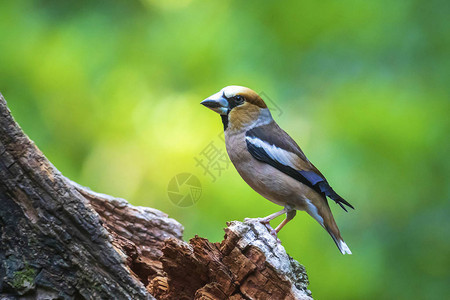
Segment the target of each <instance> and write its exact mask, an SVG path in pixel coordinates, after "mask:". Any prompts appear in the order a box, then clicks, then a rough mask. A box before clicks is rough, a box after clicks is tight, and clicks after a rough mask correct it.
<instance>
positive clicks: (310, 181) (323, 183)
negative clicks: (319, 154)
mask: <svg viewBox="0 0 450 300" xmlns="http://www.w3.org/2000/svg"><path fill="white" fill-rule="evenodd" d="M247 149H248V151H249V152H250V154H251V155H252V156H253V157H254V158H255V159H257V160H259V161H262V162H264V163H266V164H269V165H271V166H272V167H274V168H276V169H278V170H280V171H281V172H283V173H285V174H286V175H289V176H291V177H292V178H294V179H296V180H298V181H300V182H301V183H303V184H305V185H307V186H309V187H310V188H312V189H313V190H315V191H316V192H318V193H320V194H323V195H324V196H328V197H329V198H330V199H332V200H334V201H335V202H336V203H337V204H339V206H340V207H342V209H343V210H345V211H347V209H346V208H345V207H344V205H342V204H345V205H347V206H348V207H351V208H352V209H354V207H353V206H352V205H351V204H350V203H348V202H347V201H346V200H344V199H343V198H342V197H341V196H339V195H338V194H337V193H336V192H335V191H334V190H333V188H332V187H331V186H330V185H329V184H328V182H327V180H326V179H325V178H323V177H322V176H320V175H319V174H317V173H315V172H313V171H303V170H302V171H299V170H296V169H294V168H292V167H289V166H286V165H284V164H282V163H280V162H278V161H276V160H274V159H272V157H270V155H269V154H267V152H266V151H265V150H264V148H261V147H258V146H256V145H254V144H252V143H251V142H249V141H248V140H247Z"/></svg>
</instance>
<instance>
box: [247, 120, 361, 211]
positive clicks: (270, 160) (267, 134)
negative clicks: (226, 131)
mask: <svg viewBox="0 0 450 300" xmlns="http://www.w3.org/2000/svg"><path fill="white" fill-rule="evenodd" d="M245 140H246V142H247V149H248V151H249V152H250V153H251V155H252V156H253V157H254V158H255V159H257V160H259V161H261V162H264V163H267V164H269V165H271V166H272V167H274V168H276V169H278V170H280V171H281V172H283V173H285V174H287V175H289V176H291V177H292V178H294V179H296V180H298V181H300V182H301V183H303V184H305V185H307V186H309V187H310V188H312V189H314V190H315V191H316V192H318V193H320V194H323V195H324V196H328V197H329V198H331V199H333V200H334V201H335V202H336V203H337V204H339V205H340V206H341V207H342V208H343V209H344V210H345V211H347V209H346V208H345V207H344V205H343V204H345V205H347V206H348V207H351V208H353V206H352V205H351V204H350V203H348V202H347V201H346V200H344V199H343V198H342V197H341V196H339V195H338V194H337V193H336V192H335V191H334V190H333V189H332V188H331V186H330V185H329V184H328V182H327V180H326V179H325V176H323V175H322V173H320V171H319V170H318V169H317V168H316V167H315V166H314V165H313V164H312V163H311V162H310V161H309V160H308V159H307V158H306V156H305V154H304V153H303V151H302V150H301V149H300V147H299V146H298V145H297V143H295V141H294V140H293V139H292V138H291V137H290V136H289V135H288V134H287V133H286V132H285V131H284V130H283V129H281V128H280V127H279V126H278V125H277V124H276V123H275V122H272V123H270V124H267V125H263V126H259V127H255V128H253V129H250V130H248V131H247V132H246V134H245Z"/></svg>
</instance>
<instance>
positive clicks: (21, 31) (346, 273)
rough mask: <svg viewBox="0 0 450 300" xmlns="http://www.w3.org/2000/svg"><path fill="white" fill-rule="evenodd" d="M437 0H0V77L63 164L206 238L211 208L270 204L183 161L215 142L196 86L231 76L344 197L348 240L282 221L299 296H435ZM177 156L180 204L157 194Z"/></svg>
mask: <svg viewBox="0 0 450 300" xmlns="http://www.w3.org/2000/svg"><path fill="white" fill-rule="evenodd" d="M449 4H450V2H449V1H434V0H431V1H418V0H417V1H406V0H405V1H387V0H381V1H351V0H345V1H289V2H275V1H257V2H256V1H255V2H253V1H252V2H245V3H244V2H242V1H215V2H213V1H197V0H182V1H176V0H166V1H156V0H142V1H108V2H104V3H101V1H73V2H67V1H57V0H54V1H23V0H15V1H8V2H7V1H2V2H1V4H0V92H1V93H3V95H4V96H5V98H6V100H7V101H8V104H9V106H10V108H11V110H12V112H13V114H14V116H15V118H16V119H17V121H18V122H19V123H20V125H21V126H22V128H23V129H24V131H25V132H26V133H27V134H28V135H29V136H30V137H31V138H32V139H33V140H34V141H35V142H36V144H37V145H38V147H39V148H40V149H41V150H42V151H43V152H44V153H45V155H46V156H47V157H48V158H49V159H50V161H51V162H52V163H53V164H54V165H55V166H56V167H57V168H58V169H59V170H60V171H61V172H62V173H63V174H64V175H66V176H67V177H69V178H71V179H72V180H74V181H77V182H79V183H80V184H82V185H85V186H88V187H91V188H92V189H93V190H95V191H98V192H103V193H107V194H111V195H115V196H119V197H123V198H126V199H127V200H129V201H130V202H131V203H133V204H136V205H143V206H150V207H155V208H158V209H161V210H162V211H164V212H166V213H168V214H169V215H170V216H171V217H173V218H175V219H177V220H178V221H180V222H181V223H182V224H183V225H184V226H185V239H189V238H191V237H193V236H194V235H195V234H198V235H200V236H202V237H207V238H208V239H210V240H211V241H220V240H221V239H222V237H223V234H224V232H223V227H224V226H225V222H226V221H229V220H242V219H244V218H245V217H262V216H265V215H268V214H270V213H273V212H275V211H277V210H279V209H280V207H278V206H276V205H275V204H272V203H271V202H269V201H267V200H265V199H263V198H262V197H261V196H259V195H258V194H256V193H255V192H254V191H253V190H251V189H250V188H249V187H248V186H247V185H246V184H245V183H244V181H243V180H242V179H241V178H240V177H239V175H238V174H237V172H236V171H235V169H234V167H232V166H230V167H229V168H228V169H227V170H223V171H222V172H221V174H217V173H216V175H218V176H217V179H216V180H215V181H213V180H212V177H211V176H209V175H208V174H205V173H204V171H203V169H202V168H200V167H199V166H196V161H195V158H201V157H202V154H201V153H202V151H203V150H205V149H206V148H207V147H208V145H210V143H211V142H212V143H213V144H212V145H213V146H214V147H217V148H218V149H219V151H222V153H223V151H224V149H225V147H224V144H223V141H222V140H221V139H220V137H219V134H220V132H221V130H222V124H221V122H220V118H219V117H218V116H217V115H216V114H214V113H213V112H211V111H209V110H207V109H206V108H204V107H203V106H201V105H199V102H200V101H201V100H203V99H204V98H206V97H207V96H209V95H211V94H213V93H215V92H217V91H218V90H219V89H221V88H222V87H224V86H226V85H231V84H238V85H244V86H248V87H250V88H252V89H254V90H255V91H257V92H263V93H264V95H265V98H266V99H270V100H271V101H270V102H271V103H272V106H276V107H278V108H279V110H278V111H277V112H276V113H274V117H275V119H276V120H277V122H278V123H279V124H280V125H281V127H283V128H284V129H285V130H286V131H287V132H288V133H290V134H291V136H292V137H293V138H294V139H295V140H296V141H298V142H299V144H300V145H301V147H302V148H303V150H304V151H305V153H306V154H307V155H308V157H309V159H310V160H311V161H312V162H314V164H315V165H316V166H317V167H318V168H319V169H320V170H321V171H322V172H323V173H324V174H325V175H326V176H327V178H328V180H329V181H330V182H331V183H332V186H333V187H334V188H335V189H336V190H337V191H338V192H339V193H340V194H341V195H342V196H343V197H344V198H345V199H347V200H348V201H349V202H351V203H352V204H353V205H354V206H355V207H356V210H355V211H351V212H349V213H345V212H344V211H342V210H341V209H340V208H339V207H338V206H337V205H335V204H334V203H330V205H331V206H332V209H333V211H334V214H335V217H336V220H337V223H338V225H339V226H340V229H341V232H342V234H343V236H344V238H345V241H346V242H347V244H348V245H349V246H350V248H351V250H352V251H353V253H354V254H353V255H351V256H349V255H346V256H342V255H341V254H340V253H339V251H338V250H337V248H336V246H335V245H334V243H333V241H332V239H331V238H330V237H329V236H328V234H327V233H326V232H325V231H324V230H323V229H322V228H321V227H320V226H319V225H318V224H317V223H315V221H314V220H313V219H312V218H310V217H309V216H307V215H306V214H304V213H299V214H297V217H296V218H295V219H294V221H293V222H291V223H290V224H289V225H288V226H287V227H286V228H285V229H283V230H282V231H281V233H280V238H281V240H282V241H283V245H284V247H285V248H286V250H287V252H288V253H289V254H290V255H292V256H293V257H294V258H296V259H297V260H299V261H300V262H301V263H302V264H304V265H305V266H306V268H307V271H308V274H309V278H310V282H311V284H310V289H311V290H312V293H313V296H314V297H315V298H316V299H443V298H445V297H446V296H447V297H448V295H450V271H449V270H450V224H449V214H450V208H449V198H450V197H449V196H450V184H449V175H450V163H449V158H448V154H449V150H450V147H449V141H448V140H449V137H448V135H449V131H450V130H449V128H450V126H449V111H450V105H449V99H450V21H449V20H450V19H449V16H450V6H449ZM269 106H270V105H269ZM213 171H214V170H213ZM183 172H188V173H192V174H194V175H195V176H197V177H198V178H199V180H200V182H201V184H202V195H201V198H200V199H199V200H198V202H197V203H196V204H195V205H193V206H190V207H186V208H182V207H179V206H176V205H174V204H173V203H172V202H171V201H170V200H169V198H168V194H167V186H168V183H169V181H170V180H171V178H173V177H174V176H175V175H177V174H179V173H183ZM278 221H281V218H280V219H277V220H276V222H278ZM276 222H275V223H274V224H273V225H276Z"/></svg>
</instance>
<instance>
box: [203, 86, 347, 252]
mask: <svg viewBox="0 0 450 300" xmlns="http://www.w3.org/2000/svg"><path fill="white" fill-rule="evenodd" d="M200 104H202V105H204V106H205V107H207V108H209V109H211V110H213V111H214V112H216V113H218V114H219V115H220V117H221V119H222V124H223V129H224V135H225V145H226V150H227V153H228V156H229V158H230V160H231V162H232V163H233V165H234V167H235V168H236V170H237V172H238V173H239V175H240V176H241V177H242V179H243V180H244V181H245V182H246V183H247V184H248V185H249V186H250V187H251V188H252V189H253V190H255V191H256V192H257V193H259V194H260V195H261V196H263V197H264V198H266V199H268V200H270V201H271V202H273V203H275V204H278V205H280V206H283V209H282V210H280V211H278V212H276V213H273V214H271V215H269V216H267V217H265V218H257V220H258V221H259V222H261V223H262V224H264V225H265V226H266V227H267V228H268V230H269V231H270V233H271V234H272V235H274V236H275V238H277V240H278V241H279V239H278V237H277V234H278V232H279V231H280V230H281V229H282V228H283V227H284V226H285V225H286V224H287V223H288V222H289V221H291V220H292V219H293V218H294V217H295V215H296V212H297V210H300V211H306V212H307V213H308V214H309V215H310V216H311V217H313V218H314V219H315V220H316V221H317V222H318V223H319V224H320V225H321V226H322V227H323V228H324V229H325V230H326V231H327V232H328V233H329V235H330V236H331V237H332V239H333V241H334V242H335V244H336V246H337V247H338V249H339V251H340V252H341V253H342V254H352V252H351V251H350V249H349V247H348V246H347V244H346V243H345V242H344V240H343V239H342V236H341V233H340V231H339V228H338V226H337V224H336V222H335V220H334V217H333V214H332V212H331V209H330V206H329V204H328V200H327V197H328V198H330V199H331V200H333V201H335V202H336V203H337V204H338V205H339V206H340V207H341V208H343V209H344V210H345V211H347V209H346V207H345V206H347V207H350V208H352V209H354V207H353V206H352V205H351V204H350V203H349V202H347V201H346V200H344V199H343V198H342V197H341V196H339V195H338V194H337V193H336V192H335V191H334V190H333V188H332V187H331V186H330V184H329V183H328V181H327V180H326V178H325V176H324V175H323V174H322V173H321V172H320V171H319V170H318V169H317V168H316V167H315V166H314V165H313V164H312V163H311V162H310V161H309V160H308V158H306V156H305V154H304V153H303V151H302V150H301V149H300V147H299V146H298V145H297V143H296V142H295V141H294V140H293V139H292V138H291V137H290V136H289V134H287V133H286V132H285V131H284V130H283V129H281V127H280V126H278V124H277V123H276V122H275V120H274V119H273V117H272V115H271V113H270V111H269V109H268V108H267V105H266V103H265V102H264V100H263V99H262V98H261V97H260V96H259V95H258V93H256V92H255V91H253V90H251V89H250V88H247V87H243V86H237V85H231V86H227V87H224V88H223V89H221V90H220V91H219V92H217V93H215V94H213V95H211V96H210V97H208V98H206V99H205V100H203V101H202V102H200ZM283 214H285V215H286V217H285V219H284V220H283V221H282V222H281V223H280V224H279V225H278V226H277V227H276V228H275V229H273V228H272V227H271V226H270V221H272V220H273V219H275V218H277V217H279V216H281V215H283ZM279 242H280V241H279Z"/></svg>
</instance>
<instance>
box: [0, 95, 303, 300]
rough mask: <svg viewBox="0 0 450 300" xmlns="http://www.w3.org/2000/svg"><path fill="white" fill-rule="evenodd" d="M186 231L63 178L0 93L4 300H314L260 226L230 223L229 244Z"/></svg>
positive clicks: (0, 286) (0, 284)
mask: <svg viewBox="0 0 450 300" xmlns="http://www.w3.org/2000/svg"><path fill="white" fill-rule="evenodd" d="M182 233H183V227H182V226H181V224H179V223H178V222H177V221H175V220H173V219H171V218H169V217H168V216H167V215H166V214H164V213H162V212H160V211H158V210H156V209H152V208H145V207H135V206H132V205H130V204H129V203H128V202H127V201H125V200H123V199H118V198H114V197H111V196H108V195H103V194H98V193H95V192H92V191H90V190H89V189H87V188H84V187H81V186H79V185H78V184H76V183H74V182H72V181H70V180H69V179H67V178H65V177H64V176H63V175H62V174H61V173H60V172H59V171H58V170H57V169H56V168H55V167H54V166H53V165H52V164H51V163H50V162H49V161H48V160H47V159H46V158H45V156H44V155H43V154H42V153H41V152H40V151H39V149H38V148H37V147H36V146H35V145H34V143H33V142H32V141H31V140H30V139H29V138H28V137H27V136H26V135H25V134H24V133H23V132H22V130H21V129H20V127H19V126H18V125H17V123H16V122H15V121H14V119H13V118H12V116H11V114H10V111H9V110H8V108H7V105H6V101H5V100H4V99H3V97H2V96H1V94H0V299H17V298H23V297H26V298H27V299H33V298H36V299H56V298H59V299H61V298H62V299H79V298H85V299H153V298H154V297H156V298H158V299H193V298H196V299H226V298H230V299H268V298H270V299H278V298H279V299H310V298H309V295H310V293H309V291H308V290H307V284H308V279H307V276H306V273H305V270H304V268H303V267H302V266H300V265H299V264H298V263H297V262H296V261H294V260H293V259H292V258H290V257H289V256H288V255H287V254H286V252H285V250H284V248H283V247H282V246H281V245H279V244H277V243H276V241H275V239H274V238H273V237H272V236H271V235H270V234H269V233H268V232H267V229H266V228H265V227H264V226H262V225H261V224H259V223H257V222H256V223H254V222H248V223H240V222H232V223H230V225H229V227H228V228H227V229H226V234H225V239H224V241H223V242H222V243H210V242H209V241H208V240H206V239H203V238H199V237H195V238H194V239H192V240H191V241H190V243H189V244H188V243H185V242H184V241H183V240H182ZM152 295H153V296H154V297H153V296H152Z"/></svg>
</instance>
